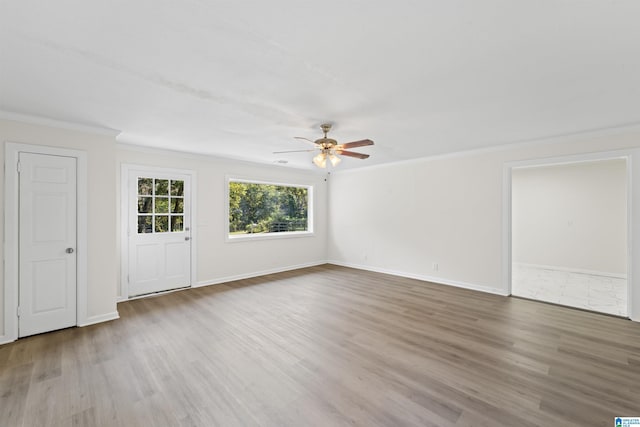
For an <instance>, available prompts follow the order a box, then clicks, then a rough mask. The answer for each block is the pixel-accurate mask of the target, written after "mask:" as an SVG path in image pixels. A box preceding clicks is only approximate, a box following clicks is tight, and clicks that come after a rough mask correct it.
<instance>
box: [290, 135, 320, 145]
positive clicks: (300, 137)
mask: <svg viewBox="0 0 640 427" xmlns="http://www.w3.org/2000/svg"><path fill="white" fill-rule="evenodd" d="M294 138H295V139H304V140H305V141H309V142H311V143H313V144H315V143H316V142H315V141H312V140H310V139H309V138H305V137H302V136H294Z"/></svg>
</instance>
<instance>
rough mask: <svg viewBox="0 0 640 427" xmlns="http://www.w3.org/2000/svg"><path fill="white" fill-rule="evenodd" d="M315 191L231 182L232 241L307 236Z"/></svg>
mask: <svg viewBox="0 0 640 427" xmlns="http://www.w3.org/2000/svg"><path fill="white" fill-rule="evenodd" d="M311 191H312V187H310V186H296V185H286V184H274V183H265V182H252V181H244V180H236V179H230V180H229V237H230V238H234V237H251V236H253V237H257V236H259V235H268V234H271V235H275V233H278V235H282V234H293V233H298V234H300V233H308V232H311V231H313V230H312V228H311V225H310V220H309V205H310V198H311Z"/></svg>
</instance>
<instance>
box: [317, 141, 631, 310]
mask: <svg viewBox="0 0 640 427" xmlns="http://www.w3.org/2000/svg"><path fill="white" fill-rule="evenodd" d="M639 146H640V132H635V133H632V132H626V133H623V134H610V135H606V136H605V135H603V136H599V137H590V138H587V137H582V138H579V137H575V138H572V139H566V140H555V141H549V142H548V143H538V144H528V145H524V144H520V145H513V146H511V147H510V148H509V147H503V148H501V149H495V150H487V151H482V152H475V153H473V152H472V153H462V154H460V155H450V156H442V157H437V158H428V159H418V160H412V161H407V162H403V163H397V164H391V165H386V166H374V167H370V168H364V169H358V170H345V171H337V172H335V173H334V174H332V176H331V178H330V183H329V185H330V187H329V190H330V193H329V221H330V223H331V228H330V233H329V246H328V257H329V260H330V261H331V262H334V263H336V264H342V265H349V266H354V267H361V268H365V269H370V270H375V271H384V272H390V273H394V274H399V275H403V276H409V277H416V278H421V279H426V280H433V281H437V282H440V283H448V284H453V285H458V286H467V287H471V288H474V289H479V290H484V291H489V292H496V293H500V294H505V295H506V294H508V293H509V283H508V282H507V281H505V280H503V243H502V242H503V228H502V225H503V173H504V168H505V164H506V163H509V162H516V161H524V160H528V159H540V158H548V157H556V156H568V155H574V154H578V153H590V152H598V151H608V150H614V149H622V148H628V149H633V148H637V147H639ZM639 162H640V158H637V161H636V162H635V163H634V165H635V164H637V163H639ZM636 169H637V168H635V169H634V177H635V178H634V179H636V180H638V179H639V178H638V177H639V174H638V173H637V171H636ZM634 182H635V181H634ZM638 184H639V185H640V182H638ZM634 188H637V186H634ZM636 199H638V197H636V198H634V201H635V202H637V200H636ZM634 206H635V204H634ZM634 221H635V222H638V221H637V220H635V219H634ZM638 228H640V224H636V227H635V228H634V232H637V230H638ZM639 241H640V240H639ZM434 263H437V264H438V269H437V270H435V269H434V268H433V264H434ZM639 273H640V272H639ZM636 276H637V275H636ZM633 286H637V285H636V284H635V283H634V284H633ZM634 295H636V296H635V297H634V298H636V300H634V307H635V309H634V310H639V309H640V300H639V299H638V295H640V289H639V290H638V291H634ZM633 316H634V315H632V318H633ZM635 318H640V311H636V314H635Z"/></svg>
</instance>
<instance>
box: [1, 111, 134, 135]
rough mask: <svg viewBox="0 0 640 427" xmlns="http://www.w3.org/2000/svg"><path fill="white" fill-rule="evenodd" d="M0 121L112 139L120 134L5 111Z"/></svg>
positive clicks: (111, 130) (99, 128)
mask: <svg viewBox="0 0 640 427" xmlns="http://www.w3.org/2000/svg"><path fill="white" fill-rule="evenodd" d="M0 119H4V120H12V121H15V122H23V123H29V124H33V125H42V126H50V127H56V128H61V129H68V130H75V131H80V132H87V133H93V134H98V135H104V136H110V137H113V138H115V137H117V136H118V135H120V133H121V131H119V130H116V129H111V128H106V127H101V126H92V125H84V124H80V123H74V122H67V121H64V120H57V119H52V118H49V117H42V116H35V115H30V114H21V113H14V112H11V111H5V110H0Z"/></svg>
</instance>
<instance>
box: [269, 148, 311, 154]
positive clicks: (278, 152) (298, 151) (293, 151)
mask: <svg viewBox="0 0 640 427" xmlns="http://www.w3.org/2000/svg"><path fill="white" fill-rule="evenodd" d="M310 151H316V150H315V148H313V149H311V150H287V151H274V152H273V154H282V153H308V152H310Z"/></svg>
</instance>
